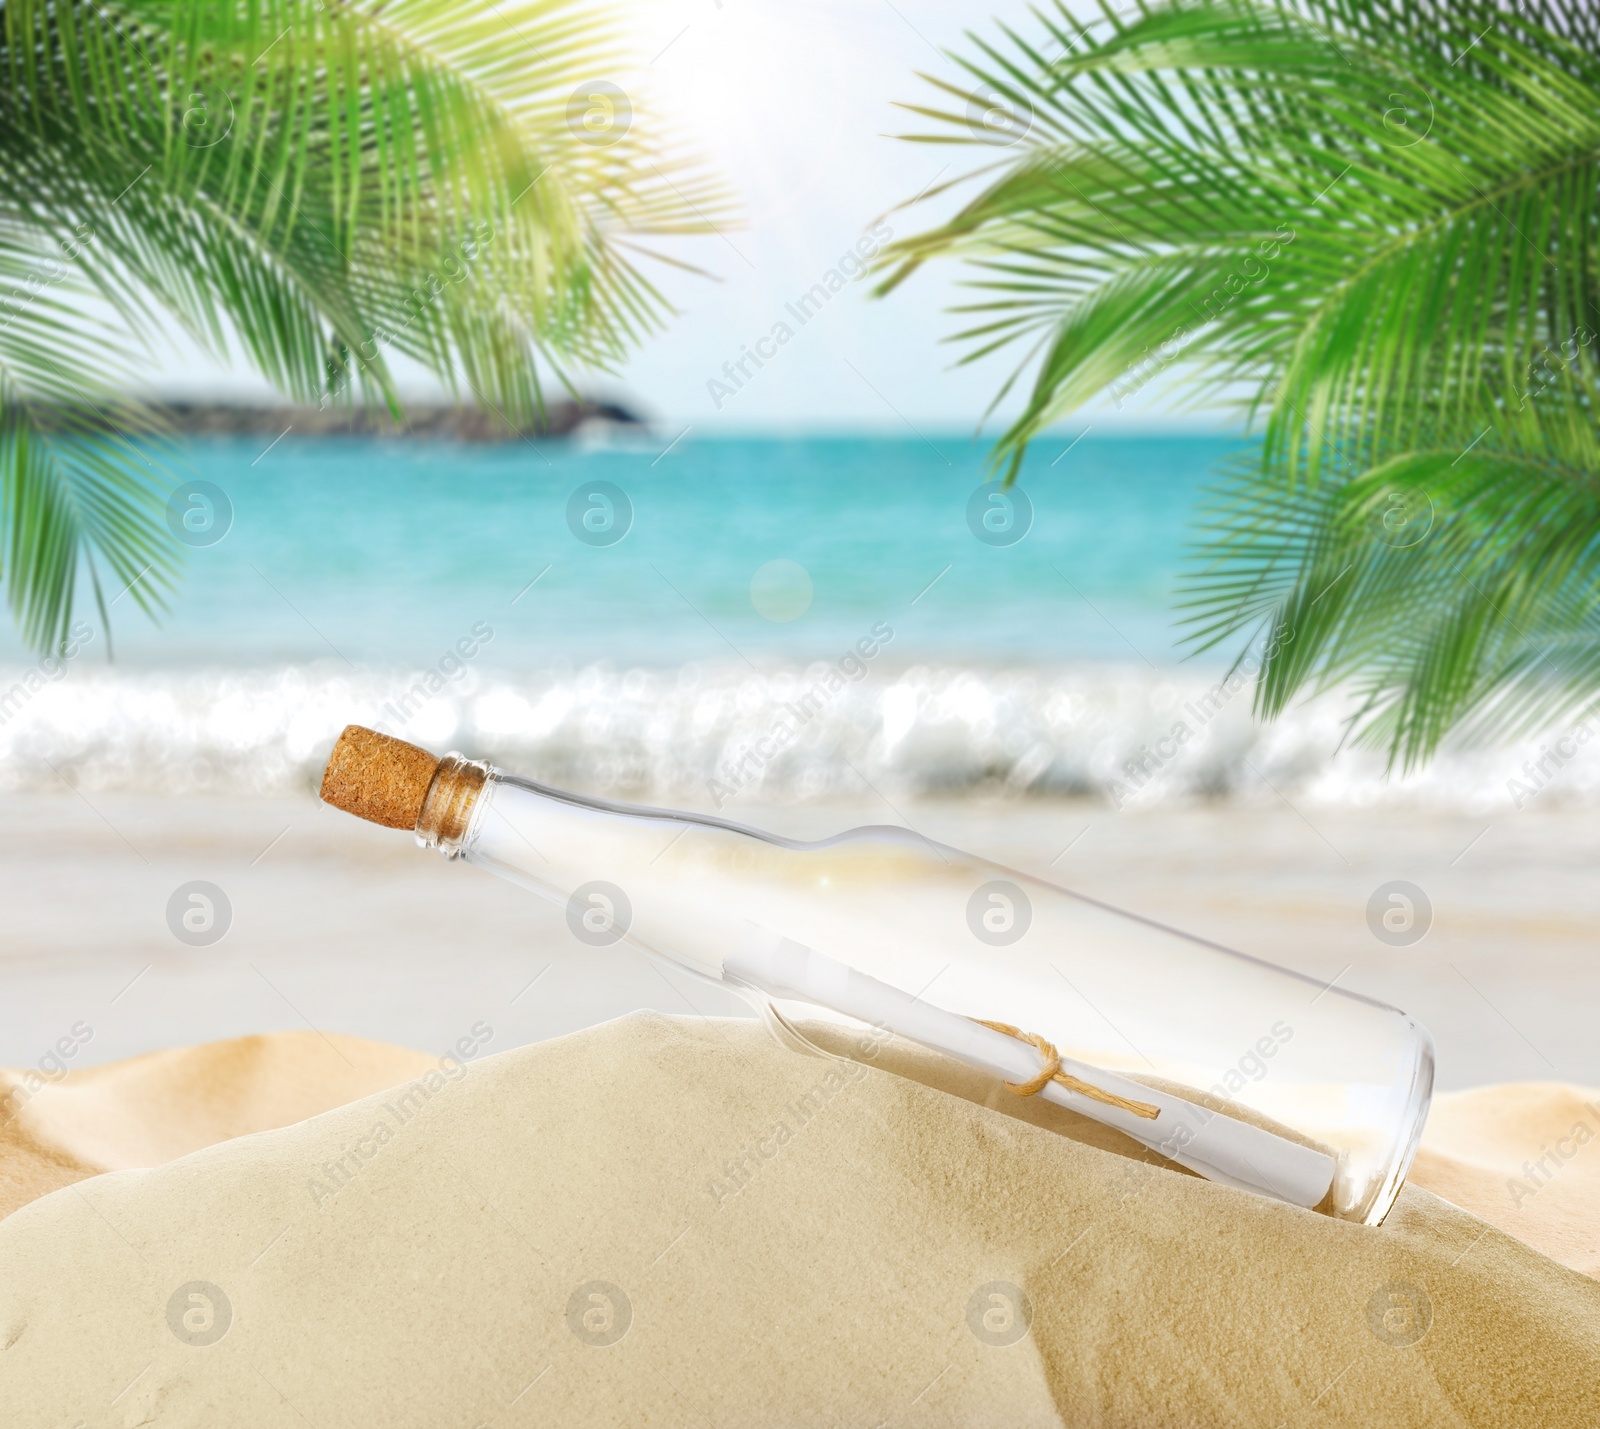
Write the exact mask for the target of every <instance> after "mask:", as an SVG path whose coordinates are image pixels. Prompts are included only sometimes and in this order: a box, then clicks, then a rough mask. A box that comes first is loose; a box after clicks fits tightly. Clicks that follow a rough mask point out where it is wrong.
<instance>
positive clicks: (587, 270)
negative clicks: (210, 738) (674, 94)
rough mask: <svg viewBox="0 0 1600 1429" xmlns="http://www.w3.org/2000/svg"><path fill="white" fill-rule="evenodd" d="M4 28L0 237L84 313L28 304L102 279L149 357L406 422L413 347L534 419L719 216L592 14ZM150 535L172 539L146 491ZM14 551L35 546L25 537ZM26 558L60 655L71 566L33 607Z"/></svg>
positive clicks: (716, 196)
mask: <svg viewBox="0 0 1600 1429" xmlns="http://www.w3.org/2000/svg"><path fill="white" fill-rule="evenodd" d="M3 12H4V27H3V30H0V238H4V239H6V240H7V241H8V242H9V243H10V244H11V245H12V247H13V248H14V249H15V250H16V251H18V252H24V253H27V254H28V255H29V258H30V261H33V262H35V263H37V262H38V261H39V260H40V258H41V257H42V256H44V255H48V254H50V253H51V252H52V251H54V250H55V249H58V248H61V247H62V246H63V245H69V246H70V247H71V248H72V250H73V251H72V263H71V268H72V282H71V284H69V285H66V286H62V287H60V288H59V289H58V290H57V293H58V296H59V297H62V298H65V297H66V295H67V294H69V293H72V294H74V297H73V301H72V303H66V304H65V305H64V306H63V304H61V303H57V304H56V305H55V306H53V307H39V308H37V309H36V315H38V316H41V317H43V316H45V315H46V314H48V316H49V320H50V324H51V325H53V327H54V329H55V330H57V331H61V330H65V329H69V328H70V327H71V326H72V317H73V303H77V302H80V301H81V293H82V290H83V289H85V288H86V289H88V290H90V291H91V292H92V293H93V295H94V297H95V298H96V299H97V300H98V301H99V302H101V303H103V304H105V305H108V306H109V308H110V310H111V311H112V312H113V313H114V315H115V318H116V320H117V322H118V323H119V325H120V328H121V331H122V332H123V333H124V334H125V335H126V336H127V338H129V339H130V340H132V341H134V342H138V341H141V340H148V339H151V338H152V337H154V336H155V335H156V334H157V333H159V332H160V331H161V329H162V327H163V325H165V324H169V323H171V322H172V321H174V320H176V321H177V322H178V323H179V324H180V325H181V326H182V327H183V329H184V330H186V331H187V332H188V333H189V334H190V336H191V337H193V338H194V339H195V340H196V341H198V342H199V343H200V344H201V345H202V346H203V347H205V348H206V349H208V350H209V351H211V352H213V353H214V354H216V355H217V356H218V357H223V356H225V355H227V354H229V353H230V352H231V351H232V350H234V349H237V350H238V351H240V352H241V353H242V355H243V356H244V358H245V359H246V360H247V361H248V362H249V363H250V365H251V366H252V367H254V368H255V369H256V370H257V371H259V372H260V373H262V374H263V375H264V376H265V377H266V378H267V379H268V380H269V381H271V382H272V383H273V384H274V385H275V386H277V387H278V388H279V389H280V390H282V391H283V392H285V393H286V394H288V395H290V396H291V397H293V398H294V399H295V400H298V401H302V402H320V403H328V402H340V403H344V402H350V401H354V400H357V399H362V400H367V401H378V402H384V403H386V404H387V405H388V406H389V407H390V409H391V410H393V411H395V412H397V413H398V410H399V399H398V396H397V394H396V392H395V389H394V384H393V380H392V376H391V372H390V367H391V361H392V358H393V356H394V354H397V353H398V354H402V355H404V356H405V357H407V358H409V359H413V360H415V361H418V362H421V363H422V364H423V365H424V366H426V367H427V368H428V369H429V370H431V371H432V372H434V373H435V374H436V375H437V376H438V377H439V378H440V379H441V380H443V381H444V382H445V383H446V385H447V386H448V387H450V388H451V389H452V390H459V389H461V388H462V387H465V388H467V389H470V390H471V392H472V393H473V394H474V395H475V396H476V398H477V399H478V400H479V401H481V402H482V403H483V404H484V405H485V406H486V407H488V408H492V409H493V410H495V411H498V412H499V413H500V414H501V415H502V416H503V417H504V418H505V420H506V421H507V423H508V424H511V425H514V426H520V425H523V424H526V423H528V422H529V421H531V420H533V419H534V417H535V416H536V415H537V413H538V411H539V409H540V405H541V402H542V392H543V384H544V383H545V382H546V381H547V380H551V379H553V380H556V381H559V382H563V383H567V384H569V385H570V383H571V382H572V380H573V378H572V374H573V373H574V372H575V371H576V370H578V369H597V368H600V369H603V368H610V367H614V365H615V364H616V363H617V362H618V361H619V360H620V358H621V357H622V356H623V355H624V354H625V353H626V352H627V351H628V350H629V348H630V347H631V346H633V345H634V344H636V343H637V342H638V341H639V340H640V339H641V338H642V337H643V336H644V335H646V334H648V333H650V332H652V331H654V330H655V329H656V328H657V327H659V325H660V324H661V322H662V321H663V320H664V318H665V316H666V315H667V313H668V311H669V309H668V305H667V303H666V302H665V300H664V298H663V297H662V295H661V293H660V291H659V290H658V289H657V287H656V286H655V285H654V284H653V282H652V280H651V279H650V276H649V274H648V271H647V269H646V267H645V266H644V265H643V263H642V262H641V257H646V258H647V257H648V252H649V250H648V240H649V238H650V236H651V235H665V234H677V233H684V232H694V231H700V230H702V229H704V228H705V227H706V226H707V225H708V224H710V223H712V222H715V221H716V219H718V218H720V217H724V216H725V215H726V212H727V207H728V205H727V200H726V196H725V193H724V191H723V190H722V188H721V187H720V185H719V184H717V183H716V182H715V181H713V180H712V179H711V178H710V177H709V176H708V175H707V174H706V172H705V171H704V170H703V168H701V167H700V166H699V165H698V164H696V163H694V162H692V161H690V160H688V159H686V158H684V157H683V156H682V153H681V147H682V146H681V145H679V144H677V143H676V142H675V141H673V140H672V139H671V137H670V136H668V135H665V134H663V133H661V132H660V131H659V130H657V129H656V127H655V126H653V125H651V124H650V123H649V122H648V118H647V116H646V115H644V114H643V113H642V112H640V113H635V112H634V108H633V101H632V100H631V99H630V98H629V96H627V95H626V94H624V93H623V92H622V91H621V89H620V88H619V87H618V86H617V85H616V84H614V83H612V82H611V81H608V80H605V79H604V78H602V77H603V76H604V75H606V74H608V73H622V72H623V69H624V62H625V61H624V55H623V51H622V46H621V44H620V42H619V36H618V33H617V31H616V28H615V26H614V24H613V23H612V22H611V21H610V20H609V19H608V18H607V17H606V16H605V15H604V14H597V13H596V12H595V11H594V10H593V8H592V7H590V6H587V5H585V4H583V3H581V0H509V2H508V0H465V3H462V0H355V3H330V4H319V3H309V0H177V3H172V0H161V3H156V0H118V3H114V4H109V5H107V4H101V3H98V0H96V3H90V4H83V3H77V0H68V3H65V4H60V3H54V0H5V3H4V5H3ZM597 115H598V119H597V118H596V116H597ZM641 240H643V242H644V244H645V247H644V248H643V249H641V246H640V244H641ZM80 320H81V319H80ZM13 356H15V354H12V353H10V352H9V350H8V349H7V348H6V346H5V344H4V339H3V338H0V359H6V358H10V357H13ZM81 357H82V354H80V355H79V358H80V359H81ZM75 360H77V359H75ZM64 366H67V367H69V369H70V370H73V371H77V372H79V373H81V374H83V378H84V383H85V385H86V390H87V389H93V391H94V393H95V394H97V395H95V396H94V399H93V400H94V401H95V402H97V403H99V402H101V400H102V399H103V398H104V397H105V396H106V394H107V393H110V392H113V391H116V390H118V387H119V380H120V379H113V378H112V377H111V375H110V374H108V373H107V372H106V371H105V370H104V369H103V365H99V364H96V363H94V362H88V363H86V364H84V365H80V366H77V367H72V366H71V364H64ZM36 376H37V373H36V372H31V371H29V370H24V369H23V368H17V369H16V370H14V371H12V372H11V373H10V375H9V377H8V379H7V380H8V383H9V386H8V387H7V390H6V409H7V411H8V412H9V411H12V410H15V411H17V412H18V413H19V414H20V413H22V412H23V409H24V407H25V405H26V402H27V401H28V400H29V399H30V398H31V399H37V398H38V397H39V396H40V395H41V394H42V393H43V392H44V391H45V390H46V389H45V388H41V387H39V386H38V385H36V383H35V380H34V379H35V377H36ZM123 390H125V388H124V389H123ZM18 420H19V421H21V420H22V416H20V415H19V417H18ZM39 470H40V468H37V467H36V466H34V465H25V466H21V467H17V468H16V471H17V473H18V475H17V478H16V479H17V481H19V482H21V483H22V484H23V485H31V484H36V483H37V482H38V481H40V480H42V479H43V478H42V477H40V476H39V475H38V471H39ZM41 509H44V508H41ZM49 509H51V510H56V508H53V507H52V508H49ZM53 519H55V520H58V521H60V522H62V523H65V524H64V526H63V528H62V530H61V531H55V532H53V534H52V536H51V542H52V543H53V544H52V549H55V548H57V547H59V549H61V550H64V551H65V550H77V549H80V548H82V547H83V543H85V542H88V543H90V544H92V545H95V546H96V547H97V548H99V549H102V550H106V551H107V554H108V555H109V548H107V547H102V546H100V545H99V543H100V540H101V537H102V536H103V537H104V539H105V540H107V541H111V542H113V543H114V542H117V541H118V540H120V539H121V538H122V536H123V535H124V534H125V532H124V530H123V528H122V527H121V526H108V527H105V528H103V530H101V531H100V532H99V534H95V533H94V532H92V531H91V530H90V528H89V527H88V526H84V525H79V526H73V524H72V522H73V519H74V518H72V516H71V515H70V512H69V511H68V509H67V508H60V512H59V514H58V515H57V516H56V517H55V518H53ZM140 530H141V531H142V532H143V533H144V534H143V536H142V537H141V540H143V541H145V543H146V544H148V541H149V540H150V539H154V537H155V536H156V535H158V534H159V521H158V519H157V515H156V508H154V507H152V506H150V505H149V503H148V502H147V503H146V504H145V507H144V516H143V524H142V526H141V527H140ZM30 539H43V538H42V537H38V538H30ZM6 544H7V546H8V548H9V549H11V550H13V551H17V550H21V549H23V548H22V547H19V546H18V544H17V541H16V539H15V533H14V532H8V533H7V542H6ZM133 549H134V547H133V546H126V545H125V546H124V548H123V549H122V552H121V554H120V555H119V557H118V559H119V560H121V559H122V556H124V555H127V554H128V553H129V552H130V551H132V550H133ZM140 549H142V547H141V548H140ZM15 561H16V557H12V558H11V560H10V561H9V562H8V564H7V566H6V567H5V571H4V574H5V579H6V581H7V588H8V591H9V592H10V595H11V599H12V604H13V608H14V609H16V610H17V611H18V612H19V616H20V615H21V614H22V610H23V606H24V605H26V606H27V608H28V610H30V611H33V610H34V609H35V606H37V612H36V613H35V614H31V615H28V616H27V617H26V620H27V621H30V622H33V623H31V624H28V626H27V628H28V629H29V630H30V631H31V632H32V638H34V639H35V640H44V639H46V635H47V634H48V632H59V631H60V630H61V629H62V628H64V624H65V621H66V620H67V618H68V616H69V614H70V608H71V600H72V589H73V577H71V576H68V577H64V578H63V579H64V581H65V584H64V585H62V584H59V583H58V584H57V585H56V586H52V587H51V589H53V590H55V591H56V592H57V593H56V594H55V595H54V596H51V597H50V598H49V600H46V601H45V604H43V605H38V602H39V601H41V600H45V598H44V597H43V596H41V595H38V594H34V595H29V596H27V597H26V598H25V599H24V597H23V596H22V595H21V594H19V592H22V591H23V590H25V589H27V590H31V589H32V587H31V586H30V585H29V584H28V580H27V578H26V575H25V572H24V570H23V569H22V567H19V566H18V565H17V564H16V563H15ZM19 601H21V602H22V604H19ZM30 602H32V604H30ZM52 602H53V603H52ZM40 622H42V623H40Z"/></svg>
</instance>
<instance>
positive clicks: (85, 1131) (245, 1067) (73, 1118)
mask: <svg viewBox="0 0 1600 1429" xmlns="http://www.w3.org/2000/svg"><path fill="white" fill-rule="evenodd" d="M58 1060H59V1059H58ZM61 1065H62V1066H63V1067H65V1065H66V1064H65V1063H62V1064H61ZM434 1065H436V1062H435V1059H434V1058H431V1057H426V1056H424V1055H423V1054H422V1053H421V1052H412V1051H410V1050H408V1049H407V1048H404V1047H389V1046H385V1045H384V1044H383V1043H381V1042H367V1041H364V1040H362V1039H361V1038H359V1037H341V1036H339V1035H338V1034H336V1033H330V1034H328V1035H326V1036H324V1035H323V1034H322V1033H319V1032H273V1033H269V1034H267V1035H265V1036H259V1037H236V1038H233V1039H231V1040H229V1041H227V1042H211V1043H207V1044H206V1045H205V1046H203V1047H179V1048H174V1049H173V1050H171V1051H167V1052H152V1053H151V1054H150V1055H149V1056H146V1057H133V1058H130V1059H129V1060H127V1061H125V1062H116V1063H113V1064H112V1065H110V1066H106V1067H87V1068H83V1069H81V1070H79V1069H74V1070H73V1071H71V1072H70V1073H68V1074H66V1075H65V1076H63V1077H61V1078H60V1079H59V1080H57V1079H54V1078H51V1077H47V1076H45V1075H43V1074H41V1073H40V1072H37V1071H32V1070H28V1071H7V1070H5V1069H3V1068H0V1216H6V1215H9V1214H10V1213H11V1212H12V1211H14V1210H16V1209H17V1208H18V1207H19V1206H23V1205H26V1204H27V1203H28V1202H29V1201H32V1200H34V1199H36V1198H37V1197H39V1196H43V1195H45V1194H47V1193H48V1192H50V1191H54V1190H56V1189H57V1188H58V1187H61V1186H66V1185H70V1184H71V1183H72V1182H74V1181H82V1180H83V1179H84V1178H85V1177H88V1176H98V1175H99V1174H100V1173H101V1172H102V1171H123V1170H128V1169H130V1168H133V1167H140V1166H160V1165H161V1164H162V1163H163V1162H166V1161H175V1160H176V1159H177V1158H178V1157H180V1156H187V1155H188V1154H189V1153H190V1152H191V1151H198V1150H200V1149H201V1147H204V1146H211V1145H214V1144H215V1143H216V1142H219V1141H226V1140H228V1139H229V1138H231V1137H235V1136H246V1135H248V1134H249V1133H251V1132H253V1131H270V1130H273V1129H274V1128H276V1127H280V1126H290V1125H292V1124H293V1123H294V1122H297V1121H303V1120H305V1118H306V1117H308V1116H315V1115H316V1114H317V1113H318V1112H323V1111H327V1110H329V1109H330V1108H331V1107H336V1106H342V1105H343V1104H344V1103H345V1102H351V1101H354V1100H356V1098H357V1097H364V1096H369V1095H371V1094H372V1093H373V1092H376V1091H382V1090H383V1088H384V1087H392V1086H394V1085H395V1083H397V1082H402V1081H404V1080H405V1079H406V1078H407V1077H415V1076H419V1075H420V1074H421V1073H422V1072H424V1071H425V1070H427V1068H429V1067H431V1066H434Z"/></svg>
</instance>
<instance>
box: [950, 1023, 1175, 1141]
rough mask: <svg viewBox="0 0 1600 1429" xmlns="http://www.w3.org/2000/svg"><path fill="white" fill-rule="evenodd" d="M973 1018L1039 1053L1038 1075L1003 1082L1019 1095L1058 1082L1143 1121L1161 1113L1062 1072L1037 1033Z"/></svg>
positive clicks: (1058, 1057) (1057, 1057) (1051, 1049)
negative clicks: (1019, 1080) (1140, 1117)
mask: <svg viewBox="0 0 1600 1429" xmlns="http://www.w3.org/2000/svg"><path fill="white" fill-rule="evenodd" d="M972 1020H973V1021H974V1022H976V1023H978V1024H979V1025H980V1026H982V1027H987V1028H989V1029H991V1030H992V1031H995V1032H1003V1033H1005V1035H1006V1036H1007V1037H1014V1038H1016V1040H1017V1041H1018V1042H1028V1043H1031V1044H1032V1046H1033V1047H1034V1048H1035V1049H1036V1050H1037V1051H1038V1053H1039V1061H1040V1067H1039V1071H1038V1074H1037V1075H1036V1076H1034V1077H1032V1078H1031V1079H1030V1080H1028V1081H1026V1082H1006V1083H1005V1088H1006V1090H1007V1091H1009V1092H1014V1093H1015V1094H1016V1095H1017V1096H1019V1097H1033V1096H1038V1094H1039V1093H1040V1092H1042V1091H1043V1090H1044V1089H1045V1087H1046V1086H1048V1085H1049V1084H1050V1083H1051V1082H1059V1083H1060V1084H1061V1085H1062V1086H1064V1087H1065V1088H1066V1089H1067V1090H1068V1091H1072V1092H1077V1093H1078V1094H1079V1096H1085V1097H1089V1098H1091V1099H1092V1100H1094V1101H1097V1102H1104V1103H1105V1104H1106V1105H1107V1106H1114V1107H1118V1108H1120V1109H1121V1110H1123V1111H1127V1112H1132V1113H1133V1114H1134V1115H1135V1116H1142V1117H1143V1118H1144V1119H1145V1120H1146V1121H1154V1120H1155V1119H1156V1118H1157V1117H1158V1116H1160V1115H1161V1108H1160V1107H1157V1106H1152V1105H1151V1104H1150V1103H1149V1102H1136V1101H1133V1100H1131V1099H1130V1098H1128V1097H1119V1096H1118V1095H1117V1094H1116V1093H1115V1092H1108V1091H1107V1090H1106V1089H1105V1088H1104V1087H1097V1086H1095V1084H1094V1083H1093V1082H1086V1081H1084V1080H1083V1078H1082V1077H1075V1076H1073V1075H1072V1073H1071V1072H1063V1071H1062V1070H1061V1054H1060V1053H1059V1052H1058V1051H1056V1049H1055V1046H1054V1045H1053V1044H1052V1043H1051V1042H1050V1041H1049V1040H1048V1039H1046V1038H1044V1037H1041V1036H1040V1035H1039V1034H1038V1033H1037V1032H1024V1031H1023V1030H1022V1029H1021V1028H1020V1027H1013V1026H1012V1025H1011V1024H1010V1023H1009V1022H990V1021H987V1020H986V1019H985V1018H982V1017H975V1018H973V1019H972Z"/></svg>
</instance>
